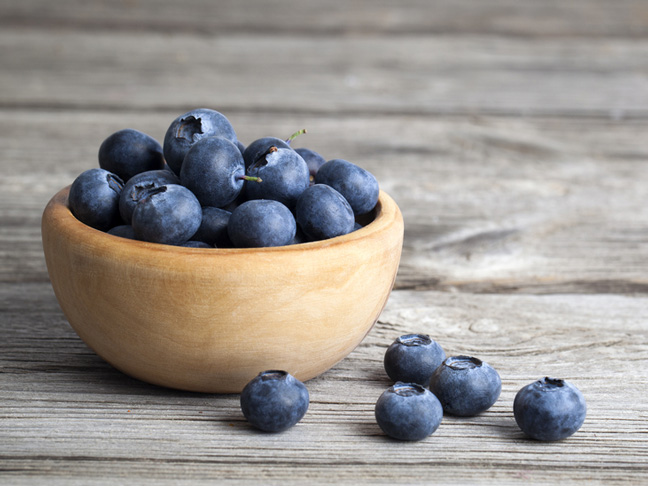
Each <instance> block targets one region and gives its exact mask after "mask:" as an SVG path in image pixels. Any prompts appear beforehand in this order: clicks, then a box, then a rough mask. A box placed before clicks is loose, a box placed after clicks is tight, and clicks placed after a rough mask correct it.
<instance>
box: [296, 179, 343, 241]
mask: <svg viewBox="0 0 648 486" xmlns="http://www.w3.org/2000/svg"><path fill="white" fill-rule="evenodd" d="M295 219H296V220H297V223H298V224H299V227H300V228H301V230H302V231H303V232H304V234H305V235H306V236H307V237H308V239H310V240H325V239H328V238H334V237H336V236H341V235H345V234H347V233H350V232H351V231H353V227H354V224H355V219H354V216H353V209H351V206H350V205H349V203H348V202H347V201H346V199H344V197H342V195H341V194H340V193H339V192H337V191H336V190H335V189H333V188H332V187H330V186H326V185H324V184H315V185H313V186H310V187H309V188H308V189H306V190H304V192H302V194H301V195H300V196H299V198H298V199H297V205H296V209H295Z"/></svg>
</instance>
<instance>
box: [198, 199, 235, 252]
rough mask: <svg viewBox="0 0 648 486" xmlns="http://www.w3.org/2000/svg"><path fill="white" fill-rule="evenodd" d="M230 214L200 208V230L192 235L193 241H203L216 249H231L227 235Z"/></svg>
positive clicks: (209, 208)
mask: <svg viewBox="0 0 648 486" xmlns="http://www.w3.org/2000/svg"><path fill="white" fill-rule="evenodd" d="M231 215H232V213H230V212H229V211H226V210H224V209H220V208H214V207H211V206H205V207H203V208H202V221H201V223H200V228H198V231H196V234H195V235H193V239H194V240H198V241H204V242H205V243H208V244H209V245H211V246H215V247H216V248H231V247H232V242H231V241H230V239H229V235H228V234H227V224H228V223H229V219H230V216H231Z"/></svg>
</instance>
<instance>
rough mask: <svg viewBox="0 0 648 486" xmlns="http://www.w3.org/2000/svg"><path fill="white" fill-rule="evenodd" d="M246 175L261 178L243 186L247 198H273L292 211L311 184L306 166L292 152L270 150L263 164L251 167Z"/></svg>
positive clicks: (289, 150) (302, 160) (295, 153)
mask: <svg viewBox="0 0 648 486" xmlns="http://www.w3.org/2000/svg"><path fill="white" fill-rule="evenodd" d="M247 173H248V175H250V176H254V177H259V178H260V179H261V181H259V182H248V183H247V184H246V186H245V188H246V190H245V194H246V196H247V198H248V199H273V200H275V201H279V202H281V203H283V204H285V205H286V206H288V207H289V208H291V209H292V208H294V207H295V204H296V203H297V198H298V197H299V196H300V195H301V193H302V192H304V191H305V190H306V189H307V188H308V186H309V185H310V182H309V178H308V166H307V165H306V162H304V159H302V158H301V156H300V155H299V154H298V153H297V152H295V151H294V150H292V149H283V148H282V149H276V150H273V151H271V152H270V153H269V154H268V155H266V156H265V158H264V159H263V163H262V164H259V165H257V166H254V165H253V166H250V167H249V168H248V172H247Z"/></svg>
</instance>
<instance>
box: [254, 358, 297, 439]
mask: <svg viewBox="0 0 648 486" xmlns="http://www.w3.org/2000/svg"><path fill="white" fill-rule="evenodd" d="M308 405H309V396H308V390H307V389H306V386H305V385H304V384H303V383H302V382H301V381H299V380H298V379H296V378H295V377H294V376H292V375H291V374H289V373H287V372H286V371H281V370H269V371H264V372H262V373H259V375H258V376H256V377H255V378H254V379H253V380H252V381H250V382H249V383H248V384H247V385H245V388H243V391H242V392H241V410H242V412H243V415H244V416H245V418H246V419H247V421H248V422H249V423H250V424H252V425H253V426H254V427H256V428H257V429H260V430H263V431H266V432H282V431H284V430H286V429H289V428H290V427H292V426H293V425H295V424H296V423H297V422H299V421H300V420H301V419H302V417H303V416H304V415H305V414H306V411H307V410H308Z"/></svg>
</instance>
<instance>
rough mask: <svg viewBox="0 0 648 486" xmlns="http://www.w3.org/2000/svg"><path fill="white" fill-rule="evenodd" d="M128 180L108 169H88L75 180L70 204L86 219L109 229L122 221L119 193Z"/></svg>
mask: <svg viewBox="0 0 648 486" xmlns="http://www.w3.org/2000/svg"><path fill="white" fill-rule="evenodd" d="M123 186H124V183H123V182H122V180H121V179H120V178H119V177H118V176H117V175H115V174H113V173H112V172H108V171H107V170H105V169H99V168H95V169H88V170H86V171H85V172H82V173H81V174H80V175H79V176H78V177H77V178H76V179H75V180H74V182H73V183H72V186H71V187H70V194H69V196H68V205H69V207H70V211H72V214H73V215H74V216H75V217H76V218H77V219H78V220H79V221H81V222H82V223H84V224H87V225H88V226H92V227H93V228H96V229H98V230H101V231H107V230H108V229H110V228H112V227H113V226H115V225H117V224H119V223H120V219H119V195H120V194H121V191H122V188H123Z"/></svg>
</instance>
